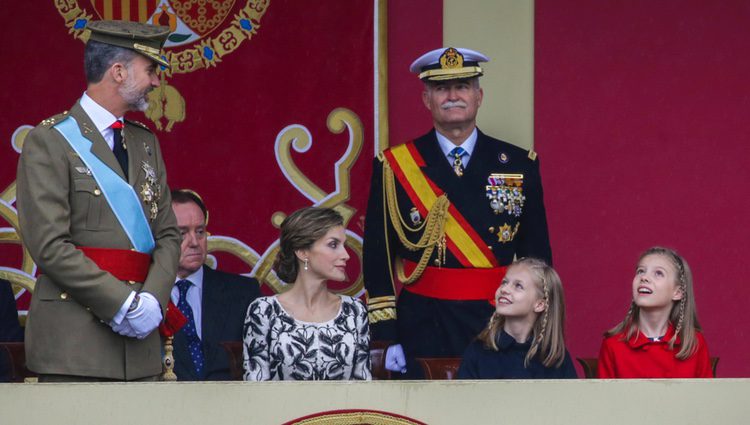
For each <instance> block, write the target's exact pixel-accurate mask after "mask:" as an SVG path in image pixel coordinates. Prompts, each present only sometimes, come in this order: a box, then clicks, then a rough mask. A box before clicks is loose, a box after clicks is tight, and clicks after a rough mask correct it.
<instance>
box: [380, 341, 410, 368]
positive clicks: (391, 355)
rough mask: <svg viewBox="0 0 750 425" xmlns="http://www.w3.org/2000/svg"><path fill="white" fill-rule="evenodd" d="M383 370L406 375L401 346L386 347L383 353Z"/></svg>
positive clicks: (404, 358)
mask: <svg viewBox="0 0 750 425" xmlns="http://www.w3.org/2000/svg"><path fill="white" fill-rule="evenodd" d="M385 368H386V369H388V370H390V371H391V372H401V373H406V356H404V348H403V347H401V344H396V345H391V346H390V347H388V350H386V352H385Z"/></svg>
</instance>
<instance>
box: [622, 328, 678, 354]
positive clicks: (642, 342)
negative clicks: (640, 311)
mask: <svg viewBox="0 0 750 425" xmlns="http://www.w3.org/2000/svg"><path fill="white" fill-rule="evenodd" d="M673 336H674V326H673V325H672V323H671V322H670V323H669V324H668V325H667V332H666V333H665V334H664V336H663V337H661V338H659V340H658V341H652V340H650V339H649V338H648V337H647V336H646V335H644V334H643V333H642V332H641V331H638V333H637V334H636V335H635V336H633V337H632V338H630V341H628V345H630V347H632V348H641V347H643V346H646V345H649V344H669V341H670V340H671V339H672V337H673ZM674 344H675V345H680V337H679V336H678V337H677V339H675V342H674Z"/></svg>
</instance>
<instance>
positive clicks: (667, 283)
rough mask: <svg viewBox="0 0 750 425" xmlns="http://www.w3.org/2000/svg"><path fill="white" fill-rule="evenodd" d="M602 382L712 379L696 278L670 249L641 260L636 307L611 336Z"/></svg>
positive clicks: (636, 279) (654, 250)
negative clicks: (698, 308)
mask: <svg viewBox="0 0 750 425" xmlns="http://www.w3.org/2000/svg"><path fill="white" fill-rule="evenodd" d="M598 372H599V378H711V377H712V376H713V374H712V372H711V361H710V359H709V356H708V347H707V346H706V341H705V339H703V334H702V333H701V332H700V325H699V324H698V315H697V314H696V311H695V298H694V296H693V275H692V273H691V272H690V267H688V264H687V262H686V261H685V259H683V258H682V257H680V255H678V254H677V253H676V252H675V251H673V250H671V249H668V248H661V247H654V248H650V249H648V250H647V251H646V252H644V253H643V254H641V257H640V259H639V260H638V266H637V267H636V270H635V277H634V278H633V302H632V303H631V304H630V309H629V310H628V313H627V314H626V315H625V319H624V320H623V321H622V322H620V324H618V325H617V326H615V327H614V328H612V329H611V330H609V331H608V332H607V333H606V334H605V339H604V342H603V343H602V348H601V351H600V352H599V365H598Z"/></svg>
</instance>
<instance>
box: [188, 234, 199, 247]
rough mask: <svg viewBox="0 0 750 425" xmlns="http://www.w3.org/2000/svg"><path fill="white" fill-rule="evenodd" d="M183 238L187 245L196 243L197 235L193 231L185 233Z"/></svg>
mask: <svg viewBox="0 0 750 425" xmlns="http://www.w3.org/2000/svg"><path fill="white" fill-rule="evenodd" d="M185 240H186V241H187V244H188V246H196V245H198V236H196V234H195V232H188V233H186V234H185Z"/></svg>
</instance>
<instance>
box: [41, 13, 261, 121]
mask: <svg viewBox="0 0 750 425" xmlns="http://www.w3.org/2000/svg"><path fill="white" fill-rule="evenodd" d="M270 3H271V0H247V1H242V0H214V1H205V0H148V1H146V0H108V1H96V0H94V1H91V2H83V1H78V0H69V1H55V6H56V7H57V10H58V12H60V15H62V17H63V18H64V19H65V25H66V26H67V27H68V29H69V32H70V33H71V34H72V35H73V37H74V38H77V39H80V40H82V41H83V42H86V41H88V37H89V31H88V30H86V24H87V23H88V22H89V21H92V20H102V19H118V20H124V21H137V22H146V23H150V24H153V25H162V26H166V27H169V29H170V34H169V37H168V38H167V42H166V44H165V45H164V49H163V51H162V53H161V54H162V57H163V58H164V59H165V60H166V61H167V62H169V64H170V65H171V68H170V69H167V68H162V69H160V70H159V72H160V78H161V86H160V87H159V88H158V89H156V90H153V91H152V92H151V93H149V108H148V110H147V111H146V117H148V118H149V119H150V120H151V121H152V122H153V123H154V125H155V126H156V128H157V129H159V130H164V131H171V130H172V127H173V126H174V125H175V124H177V123H180V122H182V121H184V120H185V116H186V109H187V106H186V103H187V102H186V100H185V99H184V98H183V97H182V95H181V94H180V92H179V91H178V90H177V89H176V88H175V87H174V86H172V85H169V84H167V79H168V78H171V77H172V76H173V75H175V74H186V73H189V72H193V71H198V70H201V69H207V68H211V67H214V66H217V65H218V64H219V63H220V62H221V60H222V58H223V57H224V56H226V55H228V54H230V53H232V52H234V51H235V50H237V48H239V47H240V45H241V44H242V43H243V42H244V41H246V40H250V39H251V38H252V37H253V36H254V35H255V34H256V33H257V31H258V27H259V26H260V20H261V18H262V17H263V15H264V14H265V12H266V10H267V9H268V7H269V5H270Z"/></svg>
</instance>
